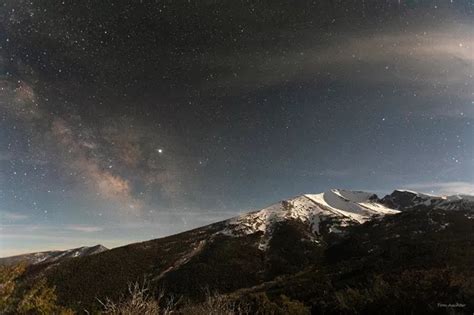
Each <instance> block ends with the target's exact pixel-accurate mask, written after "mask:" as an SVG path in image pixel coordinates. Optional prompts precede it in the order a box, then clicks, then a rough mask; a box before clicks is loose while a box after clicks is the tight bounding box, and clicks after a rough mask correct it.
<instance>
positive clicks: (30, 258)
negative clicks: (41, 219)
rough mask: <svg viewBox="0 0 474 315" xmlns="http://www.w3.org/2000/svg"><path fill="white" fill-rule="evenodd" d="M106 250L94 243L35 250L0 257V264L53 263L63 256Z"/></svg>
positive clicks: (73, 256) (86, 254) (82, 254)
mask: <svg viewBox="0 0 474 315" xmlns="http://www.w3.org/2000/svg"><path fill="white" fill-rule="evenodd" d="M106 250H108V249H107V248H106V247H104V246H102V245H100V244H99V245H95V246H90V247H87V246H83V247H78V248H72V249H68V250H63V251H59V250H55V251H46V252H37V253H29V254H23V255H16V256H11V257H5V258H0V265H12V264H16V263H19V262H26V263H27V264H30V265H36V264H40V263H45V264H48V263H54V262H58V261H60V260H62V259H65V258H75V257H83V256H89V255H94V254H98V253H101V252H104V251H106Z"/></svg>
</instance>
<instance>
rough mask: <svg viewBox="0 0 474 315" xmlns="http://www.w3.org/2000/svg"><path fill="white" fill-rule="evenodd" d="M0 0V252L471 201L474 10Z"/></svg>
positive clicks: (464, 5)
mask: <svg viewBox="0 0 474 315" xmlns="http://www.w3.org/2000/svg"><path fill="white" fill-rule="evenodd" d="M0 5H1V7H0V256H6V255H11V254H16V253H22V252H28V251H38V250H47V249H64V248H70V247H77V246H82V245H94V244H97V243H102V244H104V245H105V246H108V247H113V246H118V245H121V244H126V243H130V242H134V241H140V240H146V239H152V238H156V237H160V236H164V235H169V234H172V233H176V232H179V231H184V230H187V229H190V228H193V227H196V226H200V225H204V224H207V223H211V222H214V221H219V220H222V219H225V218H228V217H232V216H234V215H237V214H239V213H242V212H246V211H250V210H253V209H258V208H261V207H264V206H266V205H268V204H270V203H273V202H276V201H278V200H281V199H284V198H288V197H290V196H293V195H298V194H302V193H318V192H321V191H325V190H327V189H330V188H346V189H357V190H369V191H374V192H377V193H380V194H383V193H386V192H389V191H391V190H392V189H394V188H409V189H413V190H419V191H423V192H428V193H439V194H450V193H471V194H472V193H474V130H473V129H474V128H473V127H474V78H473V75H474V2H473V1H456V0H452V1H414V0H412V1H375V0H365V1H363V0H359V1H355V0H353V1H341V0H339V1H334V0H321V1H288V3H283V4H279V3H277V1H240V0H239V1H237V0H235V1H230V0H229V1H224V0H222V1H210V0H199V1H195V0H186V1H180V0H174V1H146V0H143V1H138V0H133V1H132V0H130V1H104V0H95V1H92V0H81V1H72V0H71V1H49V0H33V1H22V0H3V1H0Z"/></svg>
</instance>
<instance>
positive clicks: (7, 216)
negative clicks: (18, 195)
mask: <svg viewBox="0 0 474 315" xmlns="http://www.w3.org/2000/svg"><path fill="white" fill-rule="evenodd" d="M28 218H29V216H28V215H25V214H20V213H15V212H9V211H0V221H10V222H13V221H22V220H26V219H28Z"/></svg>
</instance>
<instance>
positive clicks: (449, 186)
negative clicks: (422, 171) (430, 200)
mask: <svg viewBox="0 0 474 315" xmlns="http://www.w3.org/2000/svg"><path fill="white" fill-rule="evenodd" d="M404 188H408V189H412V190H416V191H423V192H427V193H435V194H439V195H456V194H463V195H474V183H470V182H424V183H414V184H408V185H405V187H404Z"/></svg>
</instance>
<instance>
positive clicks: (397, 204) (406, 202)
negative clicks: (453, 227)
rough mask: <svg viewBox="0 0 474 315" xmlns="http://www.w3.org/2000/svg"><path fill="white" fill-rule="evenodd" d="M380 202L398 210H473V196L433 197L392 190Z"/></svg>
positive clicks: (413, 192)
mask: <svg viewBox="0 0 474 315" xmlns="http://www.w3.org/2000/svg"><path fill="white" fill-rule="evenodd" d="M380 202H381V203H382V204H384V205H385V206H387V207H390V208H392V209H398V210H412V209H423V208H435V209H440V210H461V209H466V208H471V209H473V210H474V196H469V195H461V194H459V195H451V196H435V195H429V194H423V193H418V192H415V191H411V190H402V189H397V190H394V191H393V192H392V193H391V194H390V195H387V196H385V197H383V198H382V199H381V200H380Z"/></svg>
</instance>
